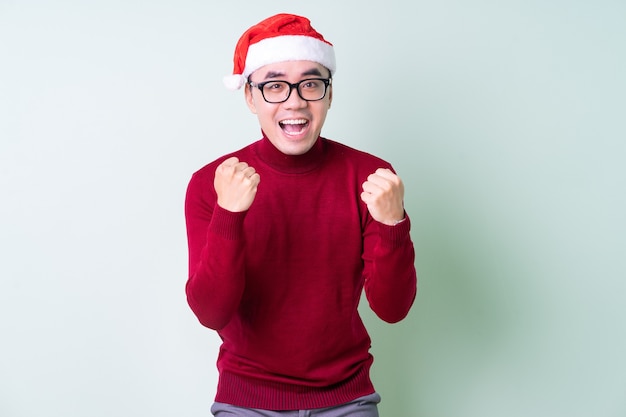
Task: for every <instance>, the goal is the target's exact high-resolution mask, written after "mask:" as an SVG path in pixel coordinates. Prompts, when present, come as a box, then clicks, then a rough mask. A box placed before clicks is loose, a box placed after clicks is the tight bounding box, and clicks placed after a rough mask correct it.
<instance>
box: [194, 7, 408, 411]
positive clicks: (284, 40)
mask: <svg viewBox="0 0 626 417" xmlns="http://www.w3.org/2000/svg"><path fill="white" fill-rule="evenodd" d="M234 61H235V65H234V71H233V74H232V75H230V76H227V77H226V78H225V83H226V84H227V86H229V87H230V88H233V89H237V88H241V87H244V88H245V100H246V103H247V105H248V107H249V109H250V110H251V111H252V113H254V114H256V116H257V118H258V120H259V123H260V126H261V131H262V134H263V137H262V138H261V139H260V140H258V141H256V142H253V143H252V144H250V145H248V146H246V147H244V148H243V149H241V150H239V151H236V152H233V153H231V154H229V155H225V156H223V157H221V158H219V159H217V160H215V161H214V162H212V163H210V164H208V165H206V166H205V167H203V168H202V169H200V170H199V171H197V172H196V173H195V174H194V175H193V176H192V178H191V181H190V183H189V187H188V190H187V197H186V203H185V214H186V220H187V234H188V242H189V280H188V282H187V286H186V293H187V299H188V302H189V305H190V306H191V309H192V310H193V312H194V313H195V314H196V316H197V317H198V319H199V321H200V323H202V324H203V325H204V326H206V327H208V328H211V329H214V330H216V331H217V332H218V334H219V336H220V337H221V339H222V341H223V343H222V345H221V348H220V353H219V357H218V360H217V366H218V370H219V383H218V387H217V395H216V398H215V403H214V405H213V407H212V412H213V414H214V415H216V416H298V415H314V416H326V417H330V416H347V415H350V416H362V417H370V416H378V412H377V403H378V402H379V400H380V397H379V396H378V394H376V392H375V390H374V387H373V385H372V382H371V380H370V377H369V370H370V366H371V365H372V362H373V358H372V356H371V354H370V353H369V348H370V338H369V336H368V334H367V331H366V329H365V327H364V325H363V323H362V321H361V318H360V317H359V314H358V311H357V307H358V305H359V299H360V296H361V292H362V290H363V288H365V293H366V296H367V299H368V301H369V305H370V307H371V308H372V310H373V311H374V312H375V313H376V314H377V315H378V316H379V317H380V318H381V319H382V320H385V321H387V322H391V323H393V322H397V321H399V320H402V319H403V318H404V317H405V316H406V315H407V314H408V311H409V309H410V307H411V305H412V304H413V300H414V298H415V294H416V287H417V278H416V273H415V268H414V249H413V243H412V241H411V238H410V235H409V229H410V221H409V219H408V217H407V216H406V213H405V211H404V206H403V197H404V188H403V183H402V181H401V180H400V178H399V177H398V176H397V175H396V174H395V173H394V171H393V170H392V167H391V165H390V164H389V163H387V162H385V161H383V160H381V159H379V158H377V157H374V156H372V155H369V154H367V153H364V152H361V151H357V150H355V149H352V148H349V147H347V146H345V145H342V144H339V143H337V142H334V141H331V140H328V139H325V138H322V137H321V136H320V132H321V129H322V126H323V125H324V120H325V118H326V113H327V112H328V109H329V108H330V105H331V102H332V97H333V91H332V88H333V86H332V76H333V73H334V71H335V56H334V51H333V46H332V44H330V43H329V42H328V41H326V40H325V39H324V38H323V36H322V35H321V34H319V33H318V32H317V31H315V30H314V29H313V28H312V27H311V26H310V22H309V20H308V19H306V18H304V17H300V16H294V15H288V14H280V15H276V16H272V17H270V18H268V19H266V20H264V21H262V22H260V23H259V24H257V25H255V26H253V27H251V28H250V29H248V31H246V32H245V33H244V34H243V36H242V37H241V39H240V40H239V42H238V44H237V47H236V50H235V59H234Z"/></svg>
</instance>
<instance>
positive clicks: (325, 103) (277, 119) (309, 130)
mask: <svg viewBox="0 0 626 417" xmlns="http://www.w3.org/2000/svg"><path fill="white" fill-rule="evenodd" d="M329 77H330V72H329V71H328V69H326V68H325V67H324V66H322V65H320V64H318V63H316V62H312V61H287V62H279V63H275V64H269V65H265V66H264V67H261V68H259V69H258V70H256V71H255V72H254V73H252V74H251V75H250V77H249V81H252V82H254V83H255V84H257V83H263V82H266V81H287V82H289V83H297V82H299V81H301V80H305V79H308V78H329ZM245 94H246V102H247V104H248V107H249V108H250V110H251V111H252V113H254V114H256V115H257V117H258V119H259V123H260V124H261V129H263V132H265V134H266V135H267V138H268V139H269V140H270V142H272V144H273V145H274V146H275V147H276V148H277V149H278V150H279V151H281V152H282V153H284V154H286V155H301V154H304V153H306V152H308V151H309V150H310V149H311V148H312V147H313V145H314V144H315V142H316V140H317V138H318V136H319V135H320V132H321V130H322V126H323V125H324V120H325V119H326V113H327V112H328V109H329V108H330V103H331V101H332V86H328V90H327V92H326V96H324V98H323V99H321V100H318V101H306V100H303V99H302V98H300V96H299V95H298V92H297V91H296V89H295V88H294V89H293V91H292V92H291V95H290V96H289V98H288V99H287V101H285V102H282V103H267V102H266V101H265V100H264V99H263V96H262V94H261V91H260V90H259V89H258V88H256V87H251V86H250V85H249V84H248V85H246V90H245Z"/></svg>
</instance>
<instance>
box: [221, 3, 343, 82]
mask: <svg viewBox="0 0 626 417" xmlns="http://www.w3.org/2000/svg"><path fill="white" fill-rule="evenodd" d="M233 61H234V64H235V65H234V68H233V74H232V75H227V76H225V77H224V85H225V86H226V87H227V88H228V89H230V90H237V89H239V88H241V87H242V86H243V85H244V84H245V82H246V79H247V78H248V76H249V75H250V74H252V73H253V72H254V71H256V70H257V69H259V68H261V67H262V66H264V65H268V64H273V63H276V62H284V61H313V62H317V63H319V64H321V65H323V66H325V67H326V68H328V69H329V70H330V73H331V75H332V74H334V73H335V69H336V64H335V51H334V50H333V45H332V44H331V43H330V42H328V41H327V40H326V39H324V37H323V36H322V35H321V34H320V33H318V32H317V31H316V30H315V29H313V27H311V22H310V21H309V19H307V18H306V17H301V16H296V15H293V14H285V13H282V14H277V15H275V16H272V17H269V18H267V19H265V20H263V21H262V22H260V23H258V24H256V25H254V26H252V27H251V28H250V29H248V30H247V31H246V32H245V33H244V34H243V35H242V36H241V38H239V42H237V46H236V48H235V56H234V59H233Z"/></svg>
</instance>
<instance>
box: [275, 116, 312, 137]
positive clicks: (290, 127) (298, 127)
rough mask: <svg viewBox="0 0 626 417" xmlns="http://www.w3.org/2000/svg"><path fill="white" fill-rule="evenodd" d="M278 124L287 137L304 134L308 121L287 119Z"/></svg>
mask: <svg viewBox="0 0 626 417" xmlns="http://www.w3.org/2000/svg"><path fill="white" fill-rule="evenodd" d="M278 124H279V125H280V128H281V129H282V130H283V132H285V133H286V134H287V135H292V136H295V135H299V134H301V133H302V132H304V130H305V129H306V127H307V126H308V125H309V121H308V120H306V119H287V120H282V121H280V122H279V123H278Z"/></svg>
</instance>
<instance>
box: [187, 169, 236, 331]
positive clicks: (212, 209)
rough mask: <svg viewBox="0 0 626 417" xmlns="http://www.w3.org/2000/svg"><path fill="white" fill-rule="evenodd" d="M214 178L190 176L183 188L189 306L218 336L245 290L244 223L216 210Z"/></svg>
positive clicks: (225, 211)
mask: <svg viewBox="0 0 626 417" xmlns="http://www.w3.org/2000/svg"><path fill="white" fill-rule="evenodd" d="M212 180H213V177H212V176H209V175H199V174H198V173H196V174H194V176H193V177H192V178H191V181H190V182H189V186H188V188H187V195H186V199H185V220H186V226H187V240H188V246H189V277H188V280H187V284H186V287H185V290H186V295H187V301H188V303H189V306H190V307H191V310H192V311H193V312H194V314H195V315H196V316H197V318H198V320H199V321H200V323H202V324H203V325H204V326H206V327H209V328H211V329H215V330H219V329H221V328H223V327H224V326H226V324H228V322H229V321H230V319H231V317H232V316H233V315H234V314H235V312H236V311H237V308H238V307H239V303H240V301H241V296H242V294H243V290H244V286H245V278H244V245H245V242H244V239H243V222H244V218H245V215H246V212H239V213H233V212H230V211H227V210H225V209H223V208H221V207H220V206H218V205H217V204H216V197H215V192H214V189H213V181H212Z"/></svg>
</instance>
